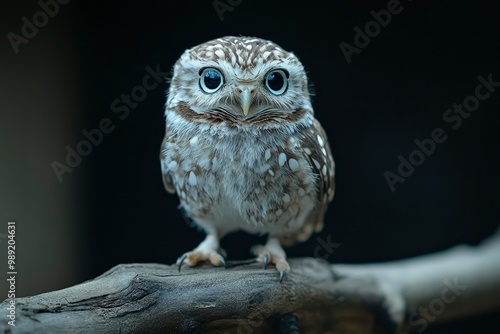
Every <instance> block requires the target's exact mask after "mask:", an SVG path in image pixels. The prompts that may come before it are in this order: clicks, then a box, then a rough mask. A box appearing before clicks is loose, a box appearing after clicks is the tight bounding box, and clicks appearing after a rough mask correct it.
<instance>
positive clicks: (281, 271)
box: [280, 269, 285, 283]
mask: <svg viewBox="0 0 500 334" xmlns="http://www.w3.org/2000/svg"><path fill="white" fill-rule="evenodd" d="M284 277H285V269H280V283H281V282H283V278H284Z"/></svg>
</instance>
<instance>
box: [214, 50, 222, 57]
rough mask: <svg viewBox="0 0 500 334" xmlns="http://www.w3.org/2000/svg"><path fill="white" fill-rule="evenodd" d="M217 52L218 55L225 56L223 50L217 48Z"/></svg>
mask: <svg viewBox="0 0 500 334" xmlns="http://www.w3.org/2000/svg"><path fill="white" fill-rule="evenodd" d="M215 54H216V55H217V57H219V58H224V51H222V50H217V51H215Z"/></svg>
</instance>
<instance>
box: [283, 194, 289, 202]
mask: <svg viewBox="0 0 500 334" xmlns="http://www.w3.org/2000/svg"><path fill="white" fill-rule="evenodd" d="M283 202H285V203H288V202H290V195H288V194H284V195H283Z"/></svg>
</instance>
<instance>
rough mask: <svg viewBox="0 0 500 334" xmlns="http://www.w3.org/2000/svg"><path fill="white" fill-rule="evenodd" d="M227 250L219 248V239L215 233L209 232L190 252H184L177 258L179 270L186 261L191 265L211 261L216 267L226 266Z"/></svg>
mask: <svg viewBox="0 0 500 334" xmlns="http://www.w3.org/2000/svg"><path fill="white" fill-rule="evenodd" d="M224 257H225V252H224V250H223V249H221V248H219V240H218V238H217V237H216V236H215V235H212V234H209V235H207V237H206V238H205V240H203V241H202V243H200V244H199V245H198V247H196V248H195V249H193V250H192V251H190V252H187V253H184V254H183V255H182V256H181V257H179V258H178V259H177V262H176V264H177V266H178V268H179V272H180V271H181V267H182V265H183V264H184V263H185V264H187V265H188V266H190V267H194V266H196V265H197V264H198V263H211V264H212V265H213V266H215V267H220V266H224V267H225V266H226V260H225V258H224Z"/></svg>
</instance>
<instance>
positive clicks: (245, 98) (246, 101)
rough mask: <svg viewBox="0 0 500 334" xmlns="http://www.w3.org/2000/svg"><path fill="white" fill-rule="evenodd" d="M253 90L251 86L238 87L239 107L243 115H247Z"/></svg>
mask: <svg viewBox="0 0 500 334" xmlns="http://www.w3.org/2000/svg"><path fill="white" fill-rule="evenodd" d="M253 92H254V89H252V88H245V89H240V104H241V109H242V110H243V114H244V115H245V116H246V115H248V110H249V109H250V105H251V102H252V93H253Z"/></svg>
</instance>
